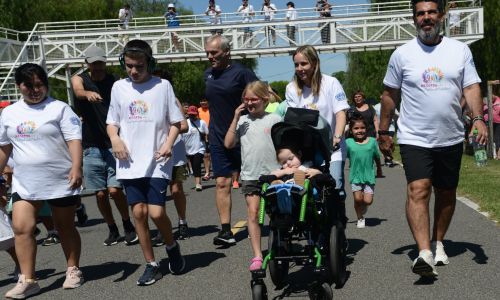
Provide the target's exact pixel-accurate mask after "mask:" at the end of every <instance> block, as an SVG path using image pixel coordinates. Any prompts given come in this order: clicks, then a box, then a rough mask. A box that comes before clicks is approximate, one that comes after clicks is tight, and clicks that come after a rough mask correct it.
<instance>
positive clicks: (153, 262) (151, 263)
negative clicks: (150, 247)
mask: <svg viewBox="0 0 500 300" xmlns="http://www.w3.org/2000/svg"><path fill="white" fill-rule="evenodd" d="M148 264H150V265H152V266H153V267H158V266H159V265H158V263H157V262H156V261H150V262H148Z"/></svg>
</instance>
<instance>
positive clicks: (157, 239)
mask: <svg viewBox="0 0 500 300" xmlns="http://www.w3.org/2000/svg"><path fill="white" fill-rule="evenodd" d="M151 245H152V246H153V247H160V246H163V245H165V242H164V241H163V236H161V233H160V232H159V231H158V233H157V234H156V235H155V236H154V237H153V238H152V239H151Z"/></svg>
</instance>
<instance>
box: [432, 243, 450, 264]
mask: <svg viewBox="0 0 500 300" xmlns="http://www.w3.org/2000/svg"><path fill="white" fill-rule="evenodd" d="M432 250H433V251H432V252H433V253H434V265H435V266H444V265H447V264H449V263H450V260H449V259H448V255H446V252H444V246H443V242H441V241H434V242H432Z"/></svg>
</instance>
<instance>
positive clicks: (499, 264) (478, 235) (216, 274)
mask: <svg viewBox="0 0 500 300" xmlns="http://www.w3.org/2000/svg"><path fill="white" fill-rule="evenodd" d="M384 173H385V175H386V177H385V178H382V179H378V181H377V186H376V191H375V201H374V204H373V205H372V207H370V209H369V210H368V213H367V216H366V217H367V221H366V222H367V227H366V228H364V229H357V228H356V223H355V221H354V220H355V214H354V210H353V207H352V195H351V194H350V188H349V187H348V189H347V191H348V198H347V209H348V216H349V218H350V221H349V223H348V226H347V237H348V240H349V249H348V258H347V261H348V266H347V268H348V271H349V278H348V280H347V282H346V284H345V285H344V287H342V288H340V289H334V290H333V293H334V298H335V299H455V300H456V299H500V275H499V270H500V249H499V248H500V228H499V226H498V225H496V224H495V223H494V222H492V221H490V220H488V219H487V218H486V217H484V216H483V215H481V214H479V213H477V212H476V211H474V210H472V209H471V208H469V207H467V206H466V205H464V204H462V203H461V202H458V204H457V208H456V212H455V216H454V218H453V221H452V224H451V226H450V229H449V232H448V235H447V237H446V240H445V242H444V245H445V247H446V251H447V253H448V255H449V257H450V264H449V265H448V266H443V267H438V272H439V276H438V278H437V280H435V281H422V280H420V279H419V278H418V276H416V275H415V274H413V273H412V272H411V270H410V266H411V261H412V259H414V258H415V257H416V256H417V249H416V246H415V244H414V241H413V239H412V237H411V234H410V231H409V229H408V225H407V223H406V218H405V214H404V205H405V197H406V196H405V195H406V188H405V180H404V174H403V170H402V168H401V167H395V168H384ZM192 186H194V183H193V180H192V178H190V179H188V180H187V181H186V183H185V190H186V191H187V197H188V223H189V226H190V230H191V235H192V236H191V238H190V239H188V240H184V241H180V245H181V251H182V253H183V255H184V256H185V259H186V262H187V266H186V271H185V273H184V274H182V275H177V276H175V275H171V274H169V271H168V267H167V265H168V259H167V256H166V253H165V249H164V248H163V247H159V248H155V254H156V259H157V260H158V261H160V263H161V268H162V271H163V274H164V277H163V279H161V280H160V281H158V282H157V283H155V284H154V285H152V286H149V287H138V286H136V281H137V279H138V278H139V276H140V275H141V274H142V272H143V270H144V258H143V256H142V253H141V250H140V247H139V245H133V246H126V245H125V244H124V243H119V244H118V245H115V246H110V247H106V246H104V245H103V241H104V239H105V238H106V237H107V234H108V229H107V226H106V224H105V223H104V221H103V220H102V218H101V217H100V215H99V212H98V210H97V206H96V203H95V199H94V198H93V197H85V198H84V203H85V204H86V206H87V213H88V215H89V218H90V219H89V222H88V224H87V226H85V227H80V228H79V229H78V230H79V232H80V234H81V237H82V257H81V270H82V271H83V273H84V277H85V280H86V282H85V284H84V285H83V286H82V287H80V288H78V289H74V290H63V289H62V287H61V286H62V283H63V281H64V276H65V270H66V267H65V263H64V255H63V253H62V250H61V247H60V246H59V245H54V246H49V247H42V246H39V247H38V255H37V264H36V270H37V271H36V275H37V277H38V278H39V284H40V286H41V288H42V291H41V294H40V295H38V296H35V297H34V298H36V299H67V300H70V299H120V298H121V299H160V298H162V299H163V298H164V299H251V289H250V279H251V278H250V273H249V272H248V265H249V262H250V259H251V256H252V253H251V250H250V245H249V241H248V233H247V231H246V227H245V218H246V206H245V203H244V200H243V197H242V195H241V194H240V192H239V191H237V190H234V191H233V199H234V201H233V213H232V217H233V220H232V225H233V230H234V231H235V232H237V233H236V238H237V241H238V243H237V245H236V246H233V247H230V248H227V249H223V248H218V247H216V246H214V245H213V244H212V239H213V237H214V236H215V235H216V233H217V230H218V223H219V222H218V216H217V210H216V208H215V201H214V194H215V191H214V181H213V180H212V181H209V182H207V183H205V189H204V190H203V191H202V192H195V191H194V190H193V189H191V187H192ZM167 212H168V214H169V216H170V217H171V219H172V222H173V223H174V224H176V223H177V216H176V213H175V208H174V206H173V202H172V201H170V202H168V204H167ZM114 213H115V214H114V215H115V218H116V217H117V216H118V218H119V214H118V213H117V211H116V210H114ZM118 223H121V222H118ZM39 226H40V228H43V226H41V225H39ZM119 228H120V230H122V227H121V224H119ZM44 236H45V231H44V230H43V229H42V234H41V235H40V236H39V237H38V239H39V242H41V240H40V239H41V238H42V237H44ZM262 244H263V245H267V238H266V237H264V238H263V243H262ZM12 270H13V263H12V261H11V260H10V257H9V256H8V255H7V254H6V253H2V254H0V293H1V294H2V295H4V294H5V292H6V291H7V290H8V289H9V288H11V287H12V286H13V283H12V279H11V277H10V275H9V274H10V273H11V272H12ZM311 278H312V276H311V270H310V269H308V268H303V267H299V266H295V267H292V268H291V269H290V276H289V282H290V284H289V285H288V286H287V287H285V288H283V289H281V290H275V289H274V287H273V285H272V283H271V281H270V278H269V275H268V276H267V278H266V279H265V282H266V285H267V288H268V292H269V298H270V299H308V296H307V295H308V294H307V286H308V285H309V284H310V283H311Z"/></svg>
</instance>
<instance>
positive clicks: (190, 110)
mask: <svg viewBox="0 0 500 300" xmlns="http://www.w3.org/2000/svg"><path fill="white" fill-rule="evenodd" d="M187 114H188V115H198V108H197V107H196V106H194V105H191V106H190V107H188V111H187Z"/></svg>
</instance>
